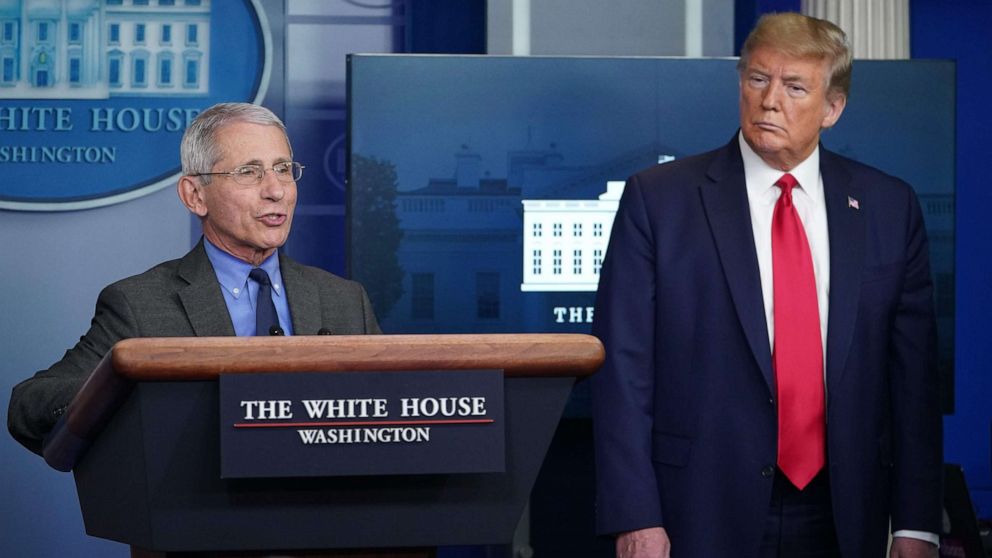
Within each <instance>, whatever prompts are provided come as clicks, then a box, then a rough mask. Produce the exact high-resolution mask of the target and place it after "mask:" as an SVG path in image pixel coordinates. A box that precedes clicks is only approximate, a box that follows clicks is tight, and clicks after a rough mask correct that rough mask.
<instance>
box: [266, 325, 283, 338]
mask: <svg viewBox="0 0 992 558" xmlns="http://www.w3.org/2000/svg"><path fill="white" fill-rule="evenodd" d="M269 335H272V336H276V337H278V336H281V335H286V332H285V331H283V330H282V328H281V327H279V326H277V325H274V326H272V327H270V328H269Z"/></svg>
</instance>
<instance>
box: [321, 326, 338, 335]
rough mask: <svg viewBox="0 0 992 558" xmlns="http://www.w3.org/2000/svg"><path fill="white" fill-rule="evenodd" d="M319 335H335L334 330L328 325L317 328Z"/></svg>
mask: <svg viewBox="0 0 992 558" xmlns="http://www.w3.org/2000/svg"><path fill="white" fill-rule="evenodd" d="M317 335H334V332H333V331H331V330H330V329H328V328H326V327H322V328H320V329H318V330H317Z"/></svg>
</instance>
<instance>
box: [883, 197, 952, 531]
mask: <svg viewBox="0 0 992 558" xmlns="http://www.w3.org/2000/svg"><path fill="white" fill-rule="evenodd" d="M908 195H909V199H908V202H907V203H908V206H909V208H908V209H909V211H908V214H909V219H908V220H907V223H908V224H907V235H906V238H907V247H906V270H905V276H904V282H903V288H902V293H901V296H900V298H899V303H898V306H897V308H896V312H895V316H894V318H893V328H892V339H891V342H890V357H889V362H890V377H891V384H890V385H891V394H890V396H891V400H892V424H893V465H894V470H893V487H892V512H891V515H892V530H893V531H897V530H903V529H908V530H917V531H928V532H931V533H939V532H940V526H941V510H942V501H943V500H942V479H943V440H942V438H943V426H942V423H941V410H940V385H939V378H938V373H937V370H938V368H937V339H936V319H935V315H934V305H933V283H932V281H931V277H930V264H929V262H930V256H929V250H928V247H927V238H926V231H925V230H924V225H923V216H922V213H921V211H920V206H919V202H918V201H917V199H916V196H915V195H914V194H913V193H912V192H911V191H910V192H909V194H908Z"/></svg>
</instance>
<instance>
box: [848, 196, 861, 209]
mask: <svg viewBox="0 0 992 558" xmlns="http://www.w3.org/2000/svg"><path fill="white" fill-rule="evenodd" d="M847 207H851V208H854V209H857V210H859V211H860V210H861V204H860V203H858V200H856V199H854V198H852V197H851V196H847Z"/></svg>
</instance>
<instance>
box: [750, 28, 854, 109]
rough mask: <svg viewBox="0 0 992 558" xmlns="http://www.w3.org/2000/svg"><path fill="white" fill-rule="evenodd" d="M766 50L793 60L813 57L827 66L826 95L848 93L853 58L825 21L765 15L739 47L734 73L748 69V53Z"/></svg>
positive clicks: (843, 37) (839, 35)
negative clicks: (759, 49) (764, 48)
mask: <svg viewBox="0 0 992 558" xmlns="http://www.w3.org/2000/svg"><path fill="white" fill-rule="evenodd" d="M759 47H766V48H770V49H773V50H776V51H778V52H781V53H784V54H787V55H789V56H793V57H796V58H815V59H819V60H826V61H828V62H829V63H830V79H829V80H828V82H827V94H828V95H831V96H834V95H837V94H842V95H843V96H844V97H847V96H848V93H849V92H850V90H851V65H852V63H853V55H852V54H851V45H850V43H848V41H847V35H846V34H845V33H844V31H842V30H841V28H840V27H837V26H836V25H834V24H833V23H831V22H829V21H827V20H825V19H817V18H815V17H809V16H804V15H802V14H797V13H794V12H784V13H774V14H765V15H763V16H761V18H760V19H759V20H758V23H757V24H756V25H755V26H754V29H753V30H752V31H751V33H750V34H749V35H748V36H747V39H746V40H745V41H744V46H743V47H741V58H740V60H739V61H738V62H737V71H738V72H743V71H744V69H745V68H747V65H748V62H749V59H750V56H751V53H752V52H754V50H755V49H757V48H759Z"/></svg>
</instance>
